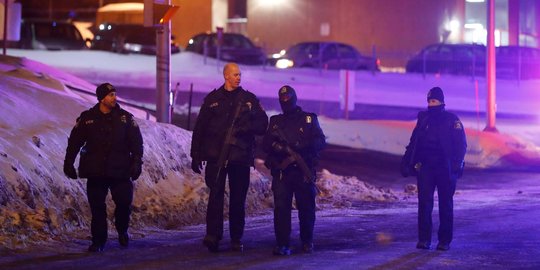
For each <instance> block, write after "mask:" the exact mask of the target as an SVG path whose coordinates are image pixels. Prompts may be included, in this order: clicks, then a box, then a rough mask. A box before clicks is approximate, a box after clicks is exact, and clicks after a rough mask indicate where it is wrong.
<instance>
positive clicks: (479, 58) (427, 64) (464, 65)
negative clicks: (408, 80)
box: [405, 43, 486, 75]
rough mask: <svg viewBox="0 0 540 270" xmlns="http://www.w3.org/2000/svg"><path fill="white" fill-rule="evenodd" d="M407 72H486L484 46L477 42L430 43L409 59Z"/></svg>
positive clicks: (468, 73) (478, 73)
mask: <svg viewBox="0 0 540 270" xmlns="http://www.w3.org/2000/svg"><path fill="white" fill-rule="evenodd" d="M405 69H406V71H407V72H420V73H423V72H425V73H449V74H466V75H470V74H476V75H483V74H485V72H486V47H485V46H484V45H479V44H444V43H439V44H432V45H429V46H427V47H425V48H424V49H422V50H421V51H420V52H419V53H418V54H416V55H414V56H413V57H412V58H410V59H409V61H408V62H407V65H406V67H405Z"/></svg>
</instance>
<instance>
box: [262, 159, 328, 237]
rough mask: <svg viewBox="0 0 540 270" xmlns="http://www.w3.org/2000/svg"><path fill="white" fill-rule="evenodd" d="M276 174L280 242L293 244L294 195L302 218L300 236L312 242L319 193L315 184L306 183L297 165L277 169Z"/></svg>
mask: <svg viewBox="0 0 540 270" xmlns="http://www.w3.org/2000/svg"><path fill="white" fill-rule="evenodd" d="M272 176H273V180H272V191H273V193H274V231H275V234H276V242H277V245H278V246H287V247H288V246H289V244H290V235H291V210H292V199H293V195H294V198H295V200H296V207H297V209H298V219H299V221H300V240H301V241H302V244H308V243H312V242H313V228H314V226H315V196H316V195H317V189H316V187H315V184H314V183H313V182H311V183H306V182H305V181H304V178H303V175H302V172H301V171H300V169H298V168H296V167H289V168H288V169H286V170H285V171H283V172H282V173H280V172H279V171H273V172H272Z"/></svg>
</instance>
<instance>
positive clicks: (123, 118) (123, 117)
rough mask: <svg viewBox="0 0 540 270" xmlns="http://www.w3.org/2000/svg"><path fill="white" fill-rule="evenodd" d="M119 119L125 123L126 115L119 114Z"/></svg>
mask: <svg viewBox="0 0 540 270" xmlns="http://www.w3.org/2000/svg"><path fill="white" fill-rule="evenodd" d="M120 121H122V123H124V124H125V123H127V117H126V115H122V116H120Z"/></svg>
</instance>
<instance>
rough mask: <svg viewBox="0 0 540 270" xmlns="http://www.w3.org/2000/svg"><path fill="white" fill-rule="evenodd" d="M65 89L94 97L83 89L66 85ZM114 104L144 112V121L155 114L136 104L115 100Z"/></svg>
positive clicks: (93, 94)
mask: <svg viewBox="0 0 540 270" xmlns="http://www.w3.org/2000/svg"><path fill="white" fill-rule="evenodd" d="M66 87H67V88H69V89H70V90H73V91H75V92H78V93H83V94H87V95H91V96H96V94H95V93H92V92H88V91H85V90H83V89H80V88H77V87H73V86H71V85H67V84H66ZM116 102H118V103H120V104H122V105H127V106H130V107H133V108H136V109H139V110H142V111H144V112H145V113H146V120H150V115H151V114H152V112H154V113H155V112H156V111H155V110H151V109H148V108H146V107H144V106H141V105H137V104H134V103H131V102H127V101H122V100H117V101H116Z"/></svg>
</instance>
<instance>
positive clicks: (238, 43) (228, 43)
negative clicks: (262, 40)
mask: <svg viewBox="0 0 540 270" xmlns="http://www.w3.org/2000/svg"><path fill="white" fill-rule="evenodd" d="M223 47H224V48H237V49H252V48H253V47H255V46H253V44H252V43H251V42H250V41H249V40H247V39H245V38H242V37H241V36H236V35H224V36H223Z"/></svg>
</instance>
